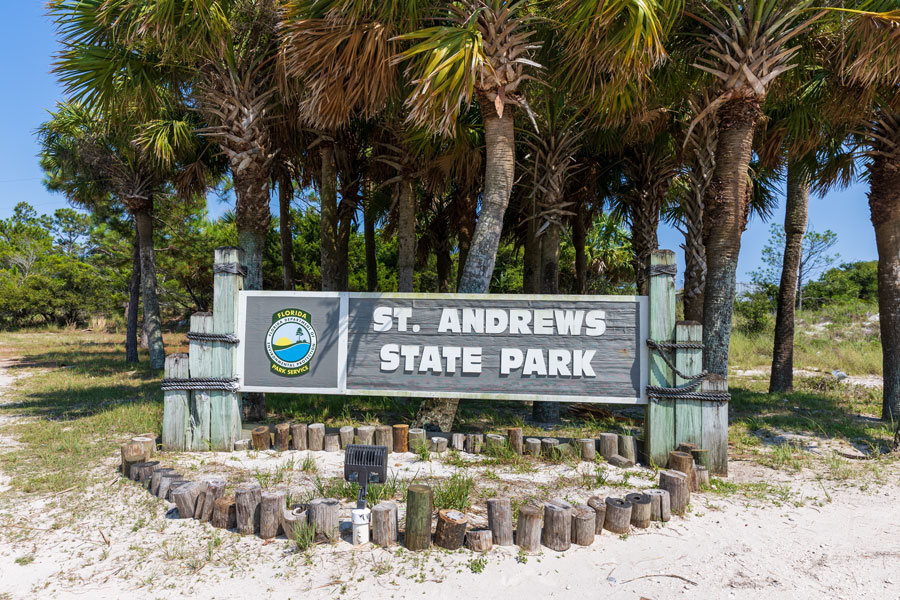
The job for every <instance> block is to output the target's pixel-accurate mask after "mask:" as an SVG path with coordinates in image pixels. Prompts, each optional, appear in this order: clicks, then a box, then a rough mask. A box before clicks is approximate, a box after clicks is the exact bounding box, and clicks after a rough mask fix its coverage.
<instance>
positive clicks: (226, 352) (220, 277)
mask: <svg viewBox="0 0 900 600" xmlns="http://www.w3.org/2000/svg"><path fill="white" fill-rule="evenodd" d="M215 263H216V264H229V263H237V264H243V263H244V251H243V250H241V249H240V248H216V254H215ZM243 288H244V278H243V276H241V275H237V274H233V273H216V274H215V279H214V282H213V319H212V321H213V322H212V326H213V332H214V333H235V332H236V331H237V312H238V292H240V291H241V290H242V289H243ZM211 351H212V361H211V362H212V372H213V375H212V376H213V377H234V362H235V352H236V347H235V346H234V345H233V344H225V343H222V342H213V343H212V344H211ZM209 439H210V446H211V448H212V449H213V450H219V451H231V450H233V449H234V442H235V441H237V440H239V439H241V408H240V394H238V393H233V392H222V391H212V392H210V432H209Z"/></svg>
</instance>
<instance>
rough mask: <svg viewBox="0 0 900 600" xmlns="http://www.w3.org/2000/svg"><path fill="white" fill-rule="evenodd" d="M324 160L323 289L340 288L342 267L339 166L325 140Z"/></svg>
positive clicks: (320, 151)
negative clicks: (339, 254) (338, 200)
mask: <svg viewBox="0 0 900 600" xmlns="http://www.w3.org/2000/svg"><path fill="white" fill-rule="evenodd" d="M319 156H320V158H321V160H322V173H321V188H320V190H319V203H320V210H321V221H320V230H319V231H320V234H321V240H320V245H319V252H320V257H321V261H322V264H321V273H322V290H323V291H326V292H336V291H338V290H340V268H339V265H338V261H339V259H338V244H337V219H338V216H337V212H338V211H337V167H336V166H335V162H334V146H333V145H332V144H331V143H330V142H323V143H322V145H321V146H320V148H319Z"/></svg>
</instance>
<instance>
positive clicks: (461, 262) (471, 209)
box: [456, 195, 476, 291]
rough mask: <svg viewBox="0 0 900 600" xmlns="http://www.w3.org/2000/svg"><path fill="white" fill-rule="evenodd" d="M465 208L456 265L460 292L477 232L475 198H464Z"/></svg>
mask: <svg viewBox="0 0 900 600" xmlns="http://www.w3.org/2000/svg"><path fill="white" fill-rule="evenodd" d="M462 202H463V206H462V211H461V213H462V214H461V215H460V218H459V225H458V233H457V244H458V246H459V256H458V257H457V264H456V289H457V291H459V284H460V283H461V282H462V276H463V270H464V267H465V266H466V260H467V259H468V257H469V247H470V246H471V245H472V234H473V233H474V232H475V217H476V214H475V210H476V206H475V198H474V197H473V196H471V195H466V196H465V197H463V198H462Z"/></svg>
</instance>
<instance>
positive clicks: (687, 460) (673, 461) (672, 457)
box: [667, 450, 694, 477]
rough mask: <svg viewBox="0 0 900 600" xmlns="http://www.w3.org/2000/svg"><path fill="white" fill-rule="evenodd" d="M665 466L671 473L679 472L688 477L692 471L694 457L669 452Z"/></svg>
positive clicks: (676, 451) (685, 453) (673, 451)
mask: <svg viewBox="0 0 900 600" xmlns="http://www.w3.org/2000/svg"><path fill="white" fill-rule="evenodd" d="M667 466H668V468H669V469H671V470H673V471H681V472H682V473H684V474H685V475H687V476H688V477H690V475H691V472H692V471H693V470H694V469H693V466H694V457H693V456H691V455H690V454H688V453H687V452H679V451H678V450H672V451H671V452H669V462H668V465H667Z"/></svg>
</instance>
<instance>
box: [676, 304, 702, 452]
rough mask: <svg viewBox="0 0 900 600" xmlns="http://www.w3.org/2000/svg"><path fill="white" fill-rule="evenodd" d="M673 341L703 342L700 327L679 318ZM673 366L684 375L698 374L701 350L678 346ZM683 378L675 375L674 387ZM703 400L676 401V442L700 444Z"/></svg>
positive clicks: (680, 384) (700, 363)
mask: <svg viewBox="0 0 900 600" xmlns="http://www.w3.org/2000/svg"><path fill="white" fill-rule="evenodd" d="M675 341H676V342H685V343H687V342H690V343H699V342H702V341H703V326H702V325H701V324H700V323H697V322H694V321H679V322H677V323H676V324H675ZM675 366H676V367H678V370H679V371H681V372H682V373H684V374H685V375H697V374H698V373H700V372H701V371H703V350H700V349H699V348H697V349H694V348H678V349H677V350H676V351H675ZM686 383H687V380H686V379H683V378H681V377H679V376H677V375H676V376H675V386H676V387H678V386H683V385H685V384H686ZM701 405H702V401H700V400H687V399H678V400H676V401H675V443H676V444H681V443H691V444H700V442H701V440H702V438H703V436H702V431H703V424H702V418H703V415H702V408H701Z"/></svg>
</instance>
